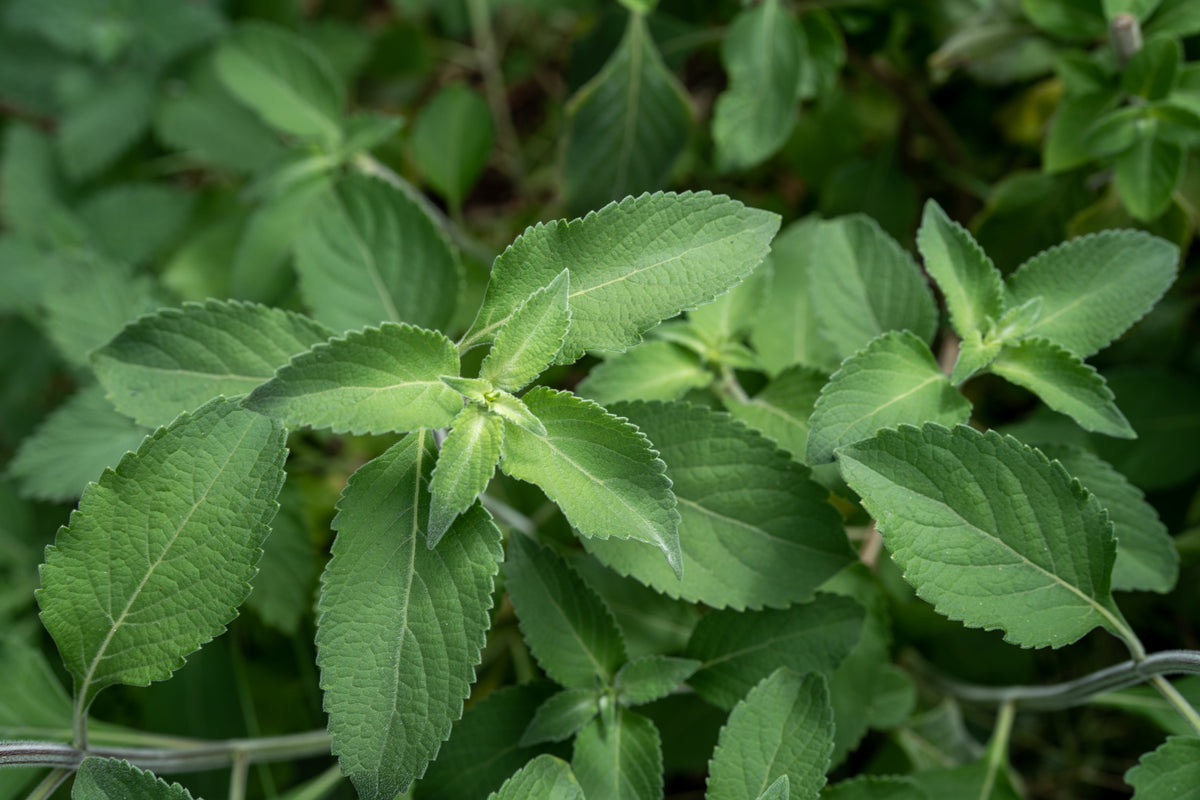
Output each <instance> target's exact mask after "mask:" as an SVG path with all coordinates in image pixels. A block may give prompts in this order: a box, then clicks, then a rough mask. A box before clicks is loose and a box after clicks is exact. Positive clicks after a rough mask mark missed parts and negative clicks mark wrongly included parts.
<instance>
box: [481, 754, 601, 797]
mask: <svg viewBox="0 0 1200 800" xmlns="http://www.w3.org/2000/svg"><path fill="white" fill-rule="evenodd" d="M534 797H536V798H539V800H584V798H583V788H582V787H580V785H579V781H578V780H576V778H575V774H574V773H573V772H571V766H570V764H568V763H567V762H565V761H563V760H562V759H558V758H555V757H554V756H551V755H540V756H538V757H537V758H535V759H533V760H532V761H530V762H529V763H528V764H526V765H525V766H523V767H521V769H520V770H518V771H517V772H516V774H514V775H513V776H512V777H511V778H509V779H508V780H507V781H505V782H504V785H503V786H501V787H500V791H498V792H493V793H492V794H490V795H488V800H530V798H534Z"/></svg>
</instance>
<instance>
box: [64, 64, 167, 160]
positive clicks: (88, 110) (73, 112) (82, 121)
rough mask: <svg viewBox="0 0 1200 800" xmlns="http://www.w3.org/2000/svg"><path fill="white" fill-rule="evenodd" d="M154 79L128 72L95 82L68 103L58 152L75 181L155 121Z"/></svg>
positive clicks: (126, 146)
mask: <svg viewBox="0 0 1200 800" xmlns="http://www.w3.org/2000/svg"><path fill="white" fill-rule="evenodd" d="M154 95H155V85H154V81H153V78H152V77H151V76H148V75H146V74H144V73H141V72H129V73H126V74H123V75H118V76H117V77H115V78H113V79H110V80H109V81H108V82H107V83H102V84H101V85H99V86H96V87H95V88H94V89H93V90H92V91H90V92H88V93H87V94H86V95H85V96H84V98H83V99H82V100H81V101H79V102H78V103H76V104H74V105H72V106H71V107H69V108H68V109H67V111H66V113H65V114H64V115H63V118H62V120H61V122H60V123H59V126H58V131H57V140H56V141H55V144H56V145H57V147H58V154H59V157H60V159H61V160H62V165H63V169H64V170H65V171H66V173H67V175H69V176H70V177H71V178H73V179H74V180H83V179H85V178H90V177H92V176H94V175H96V174H97V173H98V172H100V171H101V170H103V169H104V168H105V167H107V166H109V165H110V164H112V163H113V162H114V161H115V160H116V159H117V158H119V157H120V156H121V155H122V154H123V153H124V152H125V151H126V150H128V149H129V148H130V147H131V146H132V145H133V143H134V142H135V141H137V139H138V138H140V137H141V135H142V134H143V133H145V132H146V129H147V128H148V127H149V126H150V116H151V114H152V112H153V108H154V99H155V97H154Z"/></svg>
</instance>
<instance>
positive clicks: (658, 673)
mask: <svg viewBox="0 0 1200 800" xmlns="http://www.w3.org/2000/svg"><path fill="white" fill-rule="evenodd" d="M699 668H700V662H699V661H696V660H694V659H690V658H671V657H669V656H646V657H644V658H635V659H633V660H632V661H628V662H626V663H625V664H624V665H622V666H621V669H620V671H618V672H617V677H616V678H615V679H614V680H613V688H614V689H616V690H617V699H618V700H620V702H621V704H622V705H626V706H636V705H641V704H642V703H650V702H653V701H654V700H657V699H659V698H660V697H666V696H667V695H668V694H669V693H670V692H671V691H672V690H674V689H676V688H678V687H679V684H681V683H683V682H684V681H686V680H687V679H688V678H690V677H691V676H692V673H694V672H695V671H696V670H698V669H699Z"/></svg>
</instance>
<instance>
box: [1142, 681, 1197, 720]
mask: <svg viewBox="0 0 1200 800" xmlns="http://www.w3.org/2000/svg"><path fill="white" fill-rule="evenodd" d="M1150 682H1151V683H1152V684H1154V688H1155V689H1158V693H1159V694H1161V695H1162V696H1163V697H1164V698H1166V701H1167V702H1168V703H1170V704H1171V706H1172V707H1173V708H1174V709H1175V710H1176V711H1178V712H1179V716H1181V717H1183V718H1184V719H1185V720H1187V723H1188V724H1189V725H1191V726H1192V730H1194V731H1195V732H1196V733H1197V734H1200V714H1197V713H1196V709H1195V708H1193V707H1192V704H1191V703H1189V702H1188V701H1187V698H1185V697H1184V696H1183V695H1182V694H1180V693H1179V690H1178V689H1176V688H1175V687H1174V686H1172V685H1171V682H1170V681H1168V680H1167V679H1166V678H1164V677H1163V676H1162V675H1155V676H1154V677H1153V678H1151V679H1150Z"/></svg>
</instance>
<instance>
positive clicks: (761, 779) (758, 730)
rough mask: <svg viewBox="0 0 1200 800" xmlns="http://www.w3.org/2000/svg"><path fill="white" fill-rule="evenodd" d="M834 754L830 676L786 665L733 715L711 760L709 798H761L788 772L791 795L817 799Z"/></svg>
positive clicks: (720, 799) (806, 799)
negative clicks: (804, 673) (796, 671)
mask: <svg viewBox="0 0 1200 800" xmlns="http://www.w3.org/2000/svg"><path fill="white" fill-rule="evenodd" d="M832 752H833V708H832V707H831V706H830V704H829V687H828V685H827V684H826V682H825V677H824V676H823V675H821V674H820V673H818V672H810V673H808V674H807V675H804V676H803V677H801V676H800V675H798V674H797V673H795V672H792V671H791V670H789V669H787V668H786V667H781V668H780V669H777V670H775V671H774V672H773V673H771V675H770V676H769V677H767V678H764V679H763V680H762V681H760V682H759V683H758V684H757V685H756V686H755V687H754V688H753V689H751V690H750V692H749V693H748V694H747V695H746V697H745V698H744V699H743V700H741V701H740V702H739V703H738V704H737V705H736V706H734V709H733V711H732V712H731V713H730V714H729V721H728V722H726V723H725V726H724V727H723V728H721V737H720V740H719V742H718V744H717V749H716V750H715V751H713V757H712V760H711V761H709V776H708V791H707V792H706V794H705V796H706V797H707V798H709V800H741V799H742V798H745V797H758V796H759V795H760V794H762V793H763V792H764V791H765V790H766V789H767V788H768V787H769V786H770V785H771V784H772V783H774V782H775V781H777V780H779V778H780V776H783V775H786V776H787V779H788V796H789V798H791V797H795V798H800V800H816V797H817V795H818V794H819V793H820V791H821V787H822V786H824V785H825V770H827V769H828V768H829V756H830V754H831V753H832Z"/></svg>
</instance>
